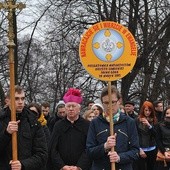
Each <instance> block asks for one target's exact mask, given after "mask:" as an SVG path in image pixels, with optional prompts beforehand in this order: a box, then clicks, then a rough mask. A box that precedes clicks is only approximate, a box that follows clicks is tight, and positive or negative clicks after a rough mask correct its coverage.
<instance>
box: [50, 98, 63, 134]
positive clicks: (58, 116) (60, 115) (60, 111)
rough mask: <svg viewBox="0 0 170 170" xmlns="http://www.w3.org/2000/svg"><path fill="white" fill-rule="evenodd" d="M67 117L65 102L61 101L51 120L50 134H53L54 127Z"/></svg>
mask: <svg viewBox="0 0 170 170" xmlns="http://www.w3.org/2000/svg"><path fill="white" fill-rule="evenodd" d="M65 116H66V109H65V102H64V101H63V100H60V101H59V102H58V103H57V106H56V109H55V114H54V116H53V117H52V118H51V121H50V124H49V130H50V133H52V131H53V128H54V125H55V123H56V122H57V121H59V120H61V119H63V118H64V117H65Z"/></svg>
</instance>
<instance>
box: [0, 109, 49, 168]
mask: <svg viewBox="0 0 170 170" xmlns="http://www.w3.org/2000/svg"><path fill="white" fill-rule="evenodd" d="M17 120H20V123H19V126H18V132H17V144H18V146H17V148H18V160H19V161H20V162H21V164H22V169H23V170H42V169H45V164H46V161H47V158H48V150H47V143H46V139H45V135H44V131H43V128H42V126H41V125H40V124H39V122H37V118H36V115H35V114H34V113H33V112H31V111H30V110H28V109H27V108H24V109H23V111H22V113H19V114H17ZM9 121H10V109H9V108H6V109H5V110H4V111H3V112H1V114H0V170H10V169H11V168H10V166H9V162H10V160H12V153H11V152H12V146H11V139H12V136H11V135H10V134H8V133H7V131H6V128H7V126H8V122H9Z"/></svg>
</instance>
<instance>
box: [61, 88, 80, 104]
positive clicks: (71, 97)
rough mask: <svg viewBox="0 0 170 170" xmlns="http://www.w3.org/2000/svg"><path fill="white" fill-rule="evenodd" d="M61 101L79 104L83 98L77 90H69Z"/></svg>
mask: <svg viewBox="0 0 170 170" xmlns="http://www.w3.org/2000/svg"><path fill="white" fill-rule="evenodd" d="M63 100H64V102H65V103H68V102H76V103H78V104H80V103H81V102H82V100H83V98H82V96H81V92H80V90H79V89H75V88H70V89H68V91H67V92H66V93H65V95H64V97H63Z"/></svg>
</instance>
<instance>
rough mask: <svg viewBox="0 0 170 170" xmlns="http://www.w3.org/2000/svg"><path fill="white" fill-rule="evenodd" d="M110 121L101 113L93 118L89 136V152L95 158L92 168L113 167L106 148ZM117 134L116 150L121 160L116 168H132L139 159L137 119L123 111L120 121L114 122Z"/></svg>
mask: <svg viewBox="0 0 170 170" xmlns="http://www.w3.org/2000/svg"><path fill="white" fill-rule="evenodd" d="M109 129H110V125H109V122H108V121H106V119H105V118H104V117H103V115H99V116H98V117H97V118H95V119H93V120H92V122H91V124H90V127H89V131H88V136H87V143H86V147H87V153H88V155H89V156H90V158H91V159H92V160H93V163H92V170H109V169H111V167H110V165H111V163H110V160H109V157H108V152H106V151H105V149H104V143H105V142H106V141H107V138H108V136H110V130H109ZM114 133H117V136H116V147H115V151H116V152H117V153H118V155H119V156H120V162H119V163H116V170H132V162H133V161H134V160H136V159H138V154H139V142H138V135H137V130H136V125H135V121H134V120H133V119H132V118H130V117H129V116H127V115H125V114H123V113H121V114H120V117H119V120H118V122H116V123H114Z"/></svg>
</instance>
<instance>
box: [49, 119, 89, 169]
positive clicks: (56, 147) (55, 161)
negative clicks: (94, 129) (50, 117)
mask: <svg viewBox="0 0 170 170" xmlns="http://www.w3.org/2000/svg"><path fill="white" fill-rule="evenodd" d="M88 128H89V121H87V120H85V119H83V118H81V117H79V119H78V120H76V121H75V122H74V123H73V124H72V123H71V122H70V121H68V120H67V118H64V119H62V120H59V121H58V122H56V124H55V126H54V129H53V133H52V138H51V141H50V146H49V152H50V155H49V166H50V167H49V166H48V170H60V169H61V168H62V167H63V166H64V165H74V166H78V167H80V168H81V169H82V170H89V169H90V165H91V164H90V160H89V158H88V156H87V154H86V152H85V148H86V138H87V132H88Z"/></svg>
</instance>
